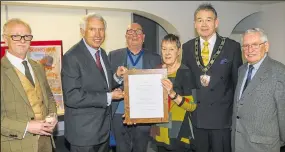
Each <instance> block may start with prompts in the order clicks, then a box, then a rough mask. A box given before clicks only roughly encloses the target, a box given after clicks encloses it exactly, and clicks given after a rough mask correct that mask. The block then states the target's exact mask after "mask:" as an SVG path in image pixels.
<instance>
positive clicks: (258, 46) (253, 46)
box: [242, 41, 266, 50]
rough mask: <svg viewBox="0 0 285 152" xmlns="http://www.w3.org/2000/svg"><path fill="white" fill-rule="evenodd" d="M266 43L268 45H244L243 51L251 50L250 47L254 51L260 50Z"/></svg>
mask: <svg viewBox="0 0 285 152" xmlns="http://www.w3.org/2000/svg"><path fill="white" fill-rule="evenodd" d="M264 43H266V41H265V42H263V43H260V44H250V45H249V44H247V45H243V46H242V49H244V50H249V47H251V48H252V49H255V50H256V49H259V48H260V46H261V45H262V44H264Z"/></svg>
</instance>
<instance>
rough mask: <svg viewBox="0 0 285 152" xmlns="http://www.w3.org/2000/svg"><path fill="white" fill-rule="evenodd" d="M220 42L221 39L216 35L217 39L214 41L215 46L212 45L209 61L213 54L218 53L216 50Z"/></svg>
mask: <svg viewBox="0 0 285 152" xmlns="http://www.w3.org/2000/svg"><path fill="white" fill-rule="evenodd" d="M221 41H222V39H221V38H220V36H219V35H218V33H217V39H216V42H215V45H214V48H213V51H212V54H211V59H212V58H213V56H214V54H215V53H216V52H217V51H218V48H219V46H220V44H221ZM211 59H210V60H211Z"/></svg>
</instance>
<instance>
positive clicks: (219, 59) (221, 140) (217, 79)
mask: <svg viewBox="0 0 285 152" xmlns="http://www.w3.org/2000/svg"><path fill="white" fill-rule="evenodd" d="M194 17H195V28H196V31H197V33H198V34H199V37H196V38H194V39H192V40H190V41H188V42H186V43H185V44H183V46H182V49H183V57H182V62H183V63H184V64H185V65H186V66H188V67H189V68H190V69H191V70H192V71H193V72H194V75H195V80H196V85H197V86H198V88H197V99H196V102H197V105H198V106H197V109H196V110H195V111H194V112H193V114H192V122H193V126H194V127H193V129H194V135H195V140H194V143H193V144H194V147H195V148H196V152H209V151H210V150H212V152H230V150H231V149H230V148H231V147H230V145H231V143H230V137H231V136H230V127H231V116H232V105H233V96H234V89H235V86H236V84H237V76H238V75H237V73H238V67H239V66H240V65H241V64H242V58H241V49H240V44H239V43H237V42H236V41H234V40H231V39H229V38H224V37H221V36H220V35H218V33H216V29H217V27H218V24H219V21H218V18H217V12H216V10H215V9H214V8H213V7H212V5H211V4H202V5H200V6H199V7H198V8H197V10H196V11H195V14H194Z"/></svg>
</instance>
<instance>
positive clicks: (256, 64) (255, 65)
mask: <svg viewBox="0 0 285 152" xmlns="http://www.w3.org/2000/svg"><path fill="white" fill-rule="evenodd" d="M266 56H267V53H266V54H265V55H264V57H263V58H262V59H261V60H260V61H258V62H257V63H255V64H253V68H254V69H255V70H258V68H259V67H260V65H261V63H262V62H263V60H264V59H265V57H266ZM249 65H250V64H249V63H247V67H248V66H249Z"/></svg>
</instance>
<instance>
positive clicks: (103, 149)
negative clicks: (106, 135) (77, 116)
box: [70, 139, 110, 152]
mask: <svg viewBox="0 0 285 152" xmlns="http://www.w3.org/2000/svg"><path fill="white" fill-rule="evenodd" d="M109 151H110V149H109V139H108V140H107V141H106V142H104V143H102V144H100V145H93V146H75V145H70V152H109Z"/></svg>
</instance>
